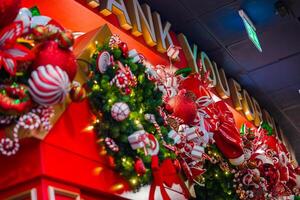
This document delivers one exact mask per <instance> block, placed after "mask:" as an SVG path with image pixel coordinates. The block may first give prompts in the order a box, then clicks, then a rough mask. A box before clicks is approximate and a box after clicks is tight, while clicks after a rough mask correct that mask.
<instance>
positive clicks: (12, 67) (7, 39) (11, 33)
mask: <svg viewBox="0 0 300 200" xmlns="http://www.w3.org/2000/svg"><path fill="white" fill-rule="evenodd" d="M22 33H23V23H22V22H14V23H13V24H11V25H9V26H7V27H5V28H4V29H3V30H1V32H0V69H1V67H2V66H3V67H4V69H5V70H6V71H7V72H8V73H9V74H10V75H15V74H16V71H17V61H18V60H22V61H24V60H31V59H33V57H34V56H33V54H32V53H31V51H30V50H29V49H27V48H25V47H24V46H22V45H19V44H17V43H16V40H17V38H18V37H20V36H21V35H22Z"/></svg>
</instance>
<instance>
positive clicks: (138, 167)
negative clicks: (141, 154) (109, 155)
mask: <svg viewBox="0 0 300 200" xmlns="http://www.w3.org/2000/svg"><path fill="white" fill-rule="evenodd" d="M134 170H135V172H136V173H137V174H138V175H140V176H142V175H144V174H145V173H146V167H145V165H144V162H143V161H142V159H140V158H138V159H137V160H136V161H135V163H134Z"/></svg>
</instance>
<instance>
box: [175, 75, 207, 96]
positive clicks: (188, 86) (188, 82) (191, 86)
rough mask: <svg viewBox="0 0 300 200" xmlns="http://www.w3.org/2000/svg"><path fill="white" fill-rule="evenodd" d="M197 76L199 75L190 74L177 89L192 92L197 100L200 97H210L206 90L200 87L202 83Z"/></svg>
mask: <svg viewBox="0 0 300 200" xmlns="http://www.w3.org/2000/svg"><path fill="white" fill-rule="evenodd" d="M198 76H199V75H197V74H192V75H190V76H189V77H187V78H186V79H184V80H182V81H181V82H180V84H179V89H180V90H182V89H185V90H187V91H191V92H193V93H194V94H195V95H196V97H197V99H198V98H199V97H202V96H210V94H209V92H208V91H207V89H205V88H204V87H203V86H202V83H201V81H200V79H199V78H198Z"/></svg>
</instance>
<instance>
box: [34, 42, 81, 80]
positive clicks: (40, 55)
mask: <svg viewBox="0 0 300 200" xmlns="http://www.w3.org/2000/svg"><path fill="white" fill-rule="evenodd" d="M34 52H36V59H35V61H34V63H33V69H36V68H38V67H39V66H45V65H48V64H50V65H53V66H59V67H60V68H61V69H62V70H63V71H65V72H66V73H67V74H68V76H69V79H70V81H72V80H73V79H74V77H75V75H76V72H77V63H76V58H75V56H74V54H73V53H72V51H70V50H68V49H62V48H60V47H59V44H58V43H57V42H54V41H47V42H45V43H43V44H41V45H39V46H37V47H36V48H35V49H34Z"/></svg>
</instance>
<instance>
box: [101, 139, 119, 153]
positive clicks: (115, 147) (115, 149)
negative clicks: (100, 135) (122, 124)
mask: <svg viewBox="0 0 300 200" xmlns="http://www.w3.org/2000/svg"><path fill="white" fill-rule="evenodd" d="M104 141H105V144H106V145H107V146H108V148H109V149H110V150H112V151H113V152H118V151H119V150H120V149H119V146H118V145H117V144H116V143H115V141H114V140H113V139H111V138H109V137H107V138H105V139H104Z"/></svg>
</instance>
